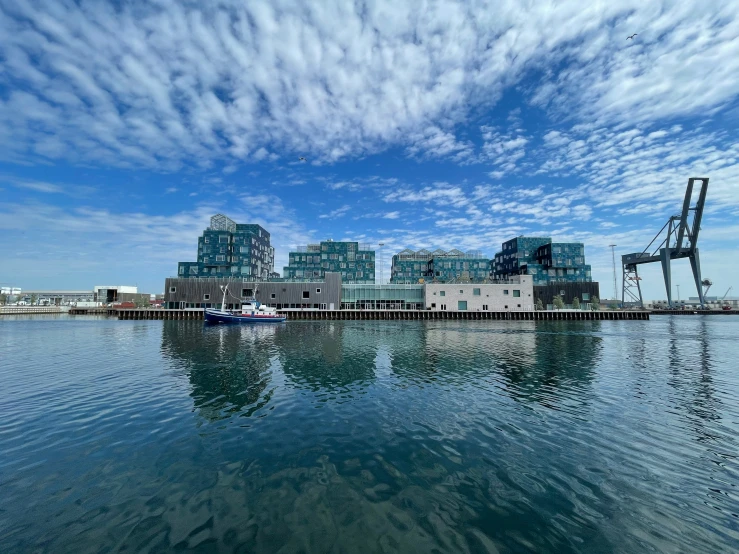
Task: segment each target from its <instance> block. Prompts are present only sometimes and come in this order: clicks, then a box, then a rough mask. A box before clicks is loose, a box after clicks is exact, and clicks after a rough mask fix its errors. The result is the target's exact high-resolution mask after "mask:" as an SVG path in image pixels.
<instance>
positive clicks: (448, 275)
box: [390, 249, 490, 284]
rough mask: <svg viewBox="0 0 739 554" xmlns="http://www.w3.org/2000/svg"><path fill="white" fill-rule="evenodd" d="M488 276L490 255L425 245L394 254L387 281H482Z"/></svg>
mask: <svg viewBox="0 0 739 554" xmlns="http://www.w3.org/2000/svg"><path fill="white" fill-rule="evenodd" d="M489 277H490V259H489V258H485V257H483V256H482V255H481V254H480V253H479V252H462V251H460V250H456V249H454V250H450V251H448V252H447V251H444V250H434V251H433V252H430V251H428V250H426V249H422V250H418V251H415V252H414V251H413V250H410V249H405V250H402V251H401V252H398V253H397V254H395V255H394V256H393V265H392V270H391V276H390V282H391V283H393V284H411V283H423V282H426V281H437V282H442V283H444V282H448V281H452V280H469V281H483V280H486V279H489Z"/></svg>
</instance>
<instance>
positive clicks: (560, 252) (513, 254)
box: [491, 236, 592, 285]
mask: <svg viewBox="0 0 739 554" xmlns="http://www.w3.org/2000/svg"><path fill="white" fill-rule="evenodd" d="M491 270H492V274H493V279H496V280H499V279H508V278H510V277H511V276H512V275H531V276H532V278H533V280H534V285H549V284H550V283H560V282H561V283H589V282H591V281H592V276H591V268H590V266H589V265H587V264H586V263H585V246H584V245H583V243H581V242H558V243H553V242H552V239H551V238H549V237H523V236H521V237H516V238H514V239H511V240H509V241H506V242H504V243H503V248H502V250H501V251H500V252H498V253H496V254H495V258H494V259H493V261H492V264H491Z"/></svg>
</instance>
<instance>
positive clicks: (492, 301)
mask: <svg viewBox="0 0 739 554" xmlns="http://www.w3.org/2000/svg"><path fill="white" fill-rule="evenodd" d="M425 302H426V309H427V310H432V311H434V310H436V311H447V312H464V311H467V312H506V311H509V312H516V311H533V310H534V284H533V281H532V277H531V276H529V275H518V276H514V277H512V278H511V279H510V280H508V281H506V282H501V283H495V284H487V283H481V284H462V283H444V284H441V283H426V285H425Z"/></svg>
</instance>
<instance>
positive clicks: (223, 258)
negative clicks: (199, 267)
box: [216, 255, 226, 262]
mask: <svg viewBox="0 0 739 554" xmlns="http://www.w3.org/2000/svg"><path fill="white" fill-rule="evenodd" d="M216 261H217V262H225V261H226V256H220V255H219V256H216Z"/></svg>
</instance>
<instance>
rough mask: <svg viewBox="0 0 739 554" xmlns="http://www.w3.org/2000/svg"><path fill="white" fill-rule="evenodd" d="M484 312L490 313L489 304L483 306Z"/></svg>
mask: <svg viewBox="0 0 739 554" xmlns="http://www.w3.org/2000/svg"><path fill="white" fill-rule="evenodd" d="M482 311H483V312H487V311H488V305H487V304H483V305H482Z"/></svg>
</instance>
